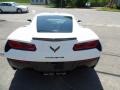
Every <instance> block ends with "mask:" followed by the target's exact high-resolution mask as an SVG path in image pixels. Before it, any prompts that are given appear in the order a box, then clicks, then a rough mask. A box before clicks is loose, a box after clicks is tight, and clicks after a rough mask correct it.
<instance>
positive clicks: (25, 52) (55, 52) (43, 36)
mask: <svg viewBox="0 0 120 90" xmlns="http://www.w3.org/2000/svg"><path fill="white" fill-rule="evenodd" d="M101 51H102V47H101V43H100V41H99V37H98V36H97V35H96V34H95V33H94V32H93V31H92V30H90V29H88V28H83V27H82V26H80V25H79V24H78V22H77V21H76V19H75V17H74V16H73V15H71V14H64V13H40V14H37V15H36V16H35V17H34V19H33V20H32V22H31V23H30V25H28V26H26V27H25V26H24V27H20V28H18V29H17V30H15V31H14V32H13V33H11V34H10V35H9V36H8V38H7V42H6V45H5V52H4V54H5V56H6V57H7V60H8V62H9V64H10V65H11V66H12V67H13V68H14V69H25V68H32V69H35V70H39V71H41V72H62V71H71V70H74V69H76V68H79V67H89V68H94V67H95V66H96V64H97V62H98V60H99V58H100V55H101Z"/></svg>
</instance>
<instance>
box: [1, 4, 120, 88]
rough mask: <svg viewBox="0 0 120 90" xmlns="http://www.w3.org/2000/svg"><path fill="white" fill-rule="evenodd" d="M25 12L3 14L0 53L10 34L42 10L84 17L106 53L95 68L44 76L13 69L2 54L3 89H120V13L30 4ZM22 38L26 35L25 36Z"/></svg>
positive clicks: (85, 25) (103, 53) (83, 23)
mask: <svg viewBox="0 0 120 90" xmlns="http://www.w3.org/2000/svg"><path fill="white" fill-rule="evenodd" d="M29 9H30V12H29V13H24V14H10V13H9V14H0V52H3V49H4V43H5V41H6V38H7V36H8V35H9V34H10V33H11V32H12V31H14V30H15V29H16V28H18V27H20V26H23V25H27V24H29V22H27V19H31V18H32V17H33V16H34V15H35V14H37V13H40V12H66V13H71V14H73V15H75V16H76V17H77V18H78V19H80V20H82V22H81V23H80V24H81V25H83V26H84V27H86V28H91V29H92V30H93V31H95V32H96V33H97V34H98V36H99V37H100V39H101V42H102V46H103V52H102V56H101V59H100V61H99V63H98V65H97V66H96V67H95V70H94V69H81V70H75V71H73V72H72V73H70V74H69V75H66V76H41V75H40V73H39V72H35V71H27V70H20V71H14V70H12V69H11V68H10V66H9V65H8V63H7V60H6V59H5V58H4V57H0V90H8V89H10V90H120V70H119V69H120V13H119V12H107V11H96V10H95V9H76V8H75V9H64V8H59V9H57V8H46V7H44V6H31V5H30V6H29ZM21 37H22V35H21Z"/></svg>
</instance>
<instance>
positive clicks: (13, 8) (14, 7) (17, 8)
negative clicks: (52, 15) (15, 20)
mask: <svg viewBox="0 0 120 90" xmlns="http://www.w3.org/2000/svg"><path fill="white" fill-rule="evenodd" d="M28 11H29V10H28V7H27V6H24V5H19V4H17V3H15V2H0V13H3V12H17V13H22V12H28Z"/></svg>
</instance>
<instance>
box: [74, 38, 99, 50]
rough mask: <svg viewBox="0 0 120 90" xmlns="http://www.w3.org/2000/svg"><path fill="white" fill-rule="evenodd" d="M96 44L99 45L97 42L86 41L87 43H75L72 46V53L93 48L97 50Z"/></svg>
mask: <svg viewBox="0 0 120 90" xmlns="http://www.w3.org/2000/svg"><path fill="white" fill-rule="evenodd" d="M98 44H99V41H98V40H95V41H88V42H83V43H77V44H75V45H74V46H73V50H74V51H79V50H86V49H93V48H97V45H98Z"/></svg>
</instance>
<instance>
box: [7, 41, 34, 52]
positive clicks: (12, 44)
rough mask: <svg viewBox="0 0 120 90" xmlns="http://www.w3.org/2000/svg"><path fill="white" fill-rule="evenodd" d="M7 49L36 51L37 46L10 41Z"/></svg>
mask: <svg viewBox="0 0 120 90" xmlns="http://www.w3.org/2000/svg"><path fill="white" fill-rule="evenodd" d="M6 48H7V49H18V50H25V51H36V46H35V45H34V44H31V43H24V42H19V41H13V40H8V42H7V46H6ZM7 51H8V50H7Z"/></svg>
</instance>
